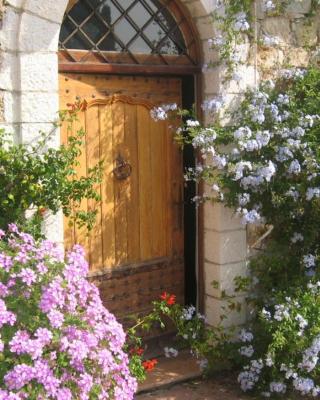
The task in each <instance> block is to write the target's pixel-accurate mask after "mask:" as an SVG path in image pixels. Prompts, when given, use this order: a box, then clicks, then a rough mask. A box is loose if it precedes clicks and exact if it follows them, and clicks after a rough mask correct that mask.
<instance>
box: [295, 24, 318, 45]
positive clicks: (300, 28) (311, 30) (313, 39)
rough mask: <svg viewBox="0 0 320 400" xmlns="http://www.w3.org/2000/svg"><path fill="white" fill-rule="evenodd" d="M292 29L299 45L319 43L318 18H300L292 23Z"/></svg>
mask: <svg viewBox="0 0 320 400" xmlns="http://www.w3.org/2000/svg"><path fill="white" fill-rule="evenodd" d="M292 29H293V32H294V35H295V39H296V43H297V45H298V46H301V47H303V46H314V45H316V44H317V43H318V30H319V22H318V20H317V19H315V18H312V19H308V20H306V19H298V20H296V21H295V22H294V23H293V24H292Z"/></svg>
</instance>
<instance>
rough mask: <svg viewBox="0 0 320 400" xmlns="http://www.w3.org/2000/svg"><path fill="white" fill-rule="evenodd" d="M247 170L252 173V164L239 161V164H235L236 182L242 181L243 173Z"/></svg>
mask: <svg viewBox="0 0 320 400" xmlns="http://www.w3.org/2000/svg"><path fill="white" fill-rule="evenodd" d="M245 169H248V171H252V164H251V162H250V161H239V162H238V163H237V164H235V167H234V173H235V176H234V178H233V179H234V180H235V181H238V180H239V179H241V178H242V177H243V171H244V170H245Z"/></svg>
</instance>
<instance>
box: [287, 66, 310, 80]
mask: <svg viewBox="0 0 320 400" xmlns="http://www.w3.org/2000/svg"><path fill="white" fill-rule="evenodd" d="M306 73H307V71H306V70H304V69H301V68H296V69H295V68H292V69H283V70H281V71H280V76H281V77H282V78H284V79H299V78H303V77H304V76H305V74H306Z"/></svg>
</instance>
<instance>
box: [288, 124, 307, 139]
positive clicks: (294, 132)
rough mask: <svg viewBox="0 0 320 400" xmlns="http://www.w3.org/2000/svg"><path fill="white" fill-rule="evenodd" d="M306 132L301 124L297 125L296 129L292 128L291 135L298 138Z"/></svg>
mask: <svg viewBox="0 0 320 400" xmlns="http://www.w3.org/2000/svg"><path fill="white" fill-rule="evenodd" d="M304 134H305V130H304V129H303V128H302V127H301V126H297V127H295V128H294V129H292V133H291V135H292V136H293V137H294V138H296V139H299V138H301V137H302V136H304Z"/></svg>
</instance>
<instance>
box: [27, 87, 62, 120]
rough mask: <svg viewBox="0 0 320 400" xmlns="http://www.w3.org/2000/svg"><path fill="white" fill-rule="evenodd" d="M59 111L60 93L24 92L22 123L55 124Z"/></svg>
mask: <svg viewBox="0 0 320 400" xmlns="http://www.w3.org/2000/svg"><path fill="white" fill-rule="evenodd" d="M58 110H59V97H58V93H56V92H52V93H44V92H22V95H21V122H54V121H55V120H56V119H57V112H58Z"/></svg>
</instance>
